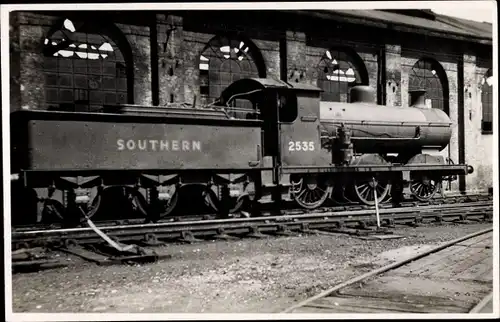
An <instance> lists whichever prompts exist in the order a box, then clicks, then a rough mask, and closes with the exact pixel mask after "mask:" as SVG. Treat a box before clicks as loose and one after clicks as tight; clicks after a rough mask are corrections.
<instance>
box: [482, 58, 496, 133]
mask: <svg viewBox="0 0 500 322" xmlns="http://www.w3.org/2000/svg"><path fill="white" fill-rule="evenodd" d="M481 103H482V105H483V120H482V122H481V129H482V131H483V133H492V132H493V71H492V70H491V68H490V69H489V70H488V71H487V72H486V74H485V75H484V77H483V79H482V80H481Z"/></svg>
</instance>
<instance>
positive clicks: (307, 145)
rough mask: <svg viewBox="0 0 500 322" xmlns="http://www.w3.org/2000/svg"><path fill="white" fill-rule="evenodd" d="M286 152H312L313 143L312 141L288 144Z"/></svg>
mask: <svg viewBox="0 0 500 322" xmlns="http://www.w3.org/2000/svg"><path fill="white" fill-rule="evenodd" d="M288 151H314V142H312V141H310V142H307V141H295V142H293V141H292V142H288Z"/></svg>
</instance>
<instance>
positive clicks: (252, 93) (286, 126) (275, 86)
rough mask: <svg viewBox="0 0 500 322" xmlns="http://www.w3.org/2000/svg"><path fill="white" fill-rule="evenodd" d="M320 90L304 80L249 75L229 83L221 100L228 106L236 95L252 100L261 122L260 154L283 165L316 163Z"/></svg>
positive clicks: (233, 101) (318, 140)
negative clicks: (285, 80)
mask: <svg viewBox="0 0 500 322" xmlns="http://www.w3.org/2000/svg"><path fill="white" fill-rule="evenodd" d="M320 92H321V90H320V89H319V88H317V87H314V86H311V85H307V84H289V83H285V82H283V81H277V80H272V79H257V78H250V79H241V80H239V81H236V82H234V83H233V84H231V85H230V86H229V87H228V88H227V89H226V90H225V91H224V92H223V93H222V95H221V103H222V105H226V106H228V107H229V106H234V105H235V101H236V100H238V99H246V100H249V101H251V102H252V104H253V106H254V109H255V111H256V113H255V115H256V117H258V119H259V120H261V121H262V122H263V125H262V145H263V155H264V156H270V157H276V158H277V160H279V161H280V162H279V163H281V165H282V166H284V167H287V166H298V165H305V166H308V165H316V164H318V161H320V160H318V158H320V157H321V154H320V153H319V151H320V137H319V131H318V129H319V125H320V119H319V100H320V98H319V94H320ZM236 105H237V106H238V104H236ZM247 117H248V116H247Z"/></svg>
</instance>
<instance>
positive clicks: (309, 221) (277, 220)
mask: <svg viewBox="0 0 500 322" xmlns="http://www.w3.org/2000/svg"><path fill="white" fill-rule="evenodd" d="M465 208H467V207H464V206H461V207H460V206H458V207H455V208H451V209H445V210H444V212H442V213H438V214H436V212H432V211H430V210H431V209H427V211H424V212H422V211H420V209H413V211H406V212H405V213H399V214H397V213H396V214H395V213H393V212H387V213H385V214H382V215H381V219H382V221H383V222H384V223H387V220H389V221H392V222H394V223H406V224H407V223H415V222H424V221H425V220H426V219H427V220H428V219H431V220H434V221H444V219H445V218H449V219H450V218H451V219H458V220H461V219H462V220H463V219H467V216H468V217H469V218H471V217H479V218H480V219H483V220H484V219H486V218H487V217H486V214H487V213H490V212H492V208H493V207H492V206H486V207H479V208H478V207H476V208H473V209H468V210H467V209H465ZM469 208H471V207H469ZM373 220H374V214H373V212H372V211H363V212H359V211H358V212H355V213H353V212H346V213H345V214H343V215H339V214H338V213H337V214H325V213H321V214H314V215H312V214H310V215H307V216H300V215H296V216H289V218H283V217H282V216H279V217H261V218H244V219H240V218H238V219H226V220H206V221H194V222H171V223H166V224H143V225H127V226H111V227H99V229H100V230H101V231H103V232H104V233H105V234H107V235H109V236H111V237H114V238H118V239H120V240H122V241H131V240H141V239H144V237H145V236H146V235H148V234H154V235H155V236H156V237H157V238H182V237H183V236H184V234H185V233H188V232H189V233H191V234H192V235H193V236H214V235H218V234H221V233H222V232H224V233H231V234H248V233H251V232H252V231H253V230H258V231H260V232H271V233H275V232H278V231H279V230H280V229H288V230H302V231H304V230H307V229H325V228H341V227H343V226H348V225H351V224H358V225H359V224H360V223H363V222H365V223H366V222H372V221H373ZM61 240H78V241H79V242H80V243H94V242H100V241H102V240H101V239H100V238H99V236H97V234H96V233H95V232H94V231H93V230H92V229H91V228H73V229H63V230H61V229H56V230H51V231H47V230H42V231H35V232H20V233H13V235H12V244H13V245H16V244H17V245H21V244H23V243H27V244H28V243H33V242H35V243H38V244H40V243H42V244H43V243H44V242H45V243H46V242H54V241H61Z"/></svg>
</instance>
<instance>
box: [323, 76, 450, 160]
mask: <svg viewBox="0 0 500 322" xmlns="http://www.w3.org/2000/svg"><path fill="white" fill-rule="evenodd" d="M412 94H413V95H414V96H413V99H414V103H413V104H412V105H411V106H410V107H406V108H405V107H389V106H381V105H375V104H371V103H370V102H372V101H373V100H374V97H373V90H372V89H371V88H370V87H368V86H358V87H354V88H353V89H352V91H351V103H350V104H344V103H337V102H321V103H320V119H321V125H322V126H323V130H324V133H325V135H329V136H336V134H337V133H338V131H339V130H340V129H341V127H342V126H344V127H345V128H348V129H349V130H350V131H351V132H352V135H351V140H352V141H353V145H354V149H355V150H356V151H357V152H358V153H379V154H384V153H398V154H411V153H420V152H421V151H422V150H436V151H441V150H443V149H444V148H445V147H446V146H447V145H448V143H449V142H450V139H451V134H452V130H451V125H452V122H451V120H450V118H449V117H448V115H447V114H446V113H445V112H443V111H442V110H439V109H435V108H426V107H425V103H424V101H423V99H424V94H425V92H424V91H415V92H413V93H412Z"/></svg>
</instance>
